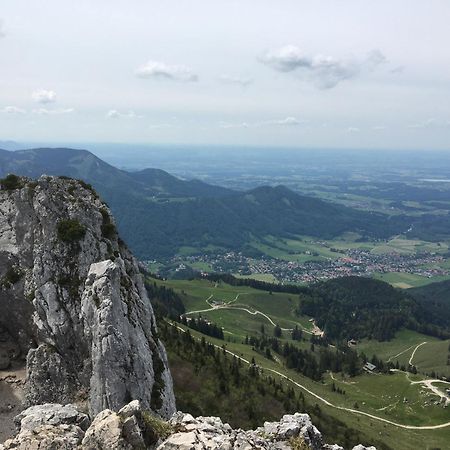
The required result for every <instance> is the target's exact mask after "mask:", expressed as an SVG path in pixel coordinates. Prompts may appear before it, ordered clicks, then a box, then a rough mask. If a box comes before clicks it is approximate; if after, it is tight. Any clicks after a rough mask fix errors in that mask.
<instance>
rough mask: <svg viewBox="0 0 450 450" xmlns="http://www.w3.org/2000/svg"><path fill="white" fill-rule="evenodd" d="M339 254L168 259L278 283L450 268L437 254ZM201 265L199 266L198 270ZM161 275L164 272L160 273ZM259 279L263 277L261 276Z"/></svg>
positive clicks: (182, 266)
mask: <svg viewBox="0 0 450 450" xmlns="http://www.w3.org/2000/svg"><path fill="white" fill-rule="evenodd" d="M336 252H337V253H339V256H338V257H337V258H335V259H332V258H317V254H314V253H313V252H310V251H306V252H305V257H306V258H307V257H308V256H311V260H306V261H295V260H292V261H288V260H286V259H278V258H274V257H270V256H262V257H260V258H255V257H249V256H246V255H245V254H243V253H242V252H233V251H231V252H223V253H214V254H211V253H209V254H207V253H205V254H201V255H192V256H184V257H181V256H176V257H174V258H172V259H171V260H170V262H169V265H170V266H171V267H175V271H176V272H182V271H184V270H186V269H188V268H189V267H192V268H194V269H195V268H197V270H200V271H202V272H218V273H233V274H236V275H238V276H251V275H252V276H253V275H255V274H257V275H260V276H261V275H262V276H267V280H268V281H277V282H280V283H311V282H316V281H321V280H322V281H323V280H329V279H333V278H339V277H343V276H351V275H353V276H373V275H374V274H387V273H403V274H412V275H418V276H421V277H424V278H434V277H446V276H449V275H450V270H449V269H448V268H447V267H446V266H445V264H444V263H445V261H446V260H445V258H444V257H443V256H442V255H440V254H436V253H430V252H423V253H419V254H416V253H414V254H400V253H395V252H394V253H381V254H377V253H373V252H371V251H370V250H367V249H349V250H346V251H345V252H344V251H342V250H339V251H337V250H336ZM200 268H201V269H200ZM161 274H162V275H163V274H164V272H162V273H161ZM261 279H264V278H263V277H262V278H261Z"/></svg>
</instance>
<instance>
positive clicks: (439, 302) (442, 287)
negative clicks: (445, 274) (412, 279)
mask: <svg viewBox="0 0 450 450" xmlns="http://www.w3.org/2000/svg"><path fill="white" fill-rule="evenodd" d="M408 292H409V293H410V294H411V295H412V296H413V297H414V298H415V299H416V300H417V301H418V302H419V303H420V304H421V305H422V306H423V308H424V309H426V310H427V313H428V315H429V316H430V318H431V323H435V324H436V325H438V326H441V327H449V324H450V280H447V281H441V282H439V283H431V284H428V285H426V286H422V287H418V288H413V289H409V290H408Z"/></svg>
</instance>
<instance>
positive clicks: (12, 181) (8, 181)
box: [0, 173, 22, 191]
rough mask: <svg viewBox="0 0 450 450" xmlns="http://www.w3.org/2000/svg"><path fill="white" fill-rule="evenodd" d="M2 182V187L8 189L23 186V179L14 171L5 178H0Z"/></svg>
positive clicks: (0, 182)
mask: <svg viewBox="0 0 450 450" xmlns="http://www.w3.org/2000/svg"><path fill="white" fill-rule="evenodd" d="M0 184H1V186H2V189H4V190H6V191H12V190H14V189H19V188H21V187H22V181H21V179H20V178H19V177H18V176H17V175H14V174H13V173H10V174H9V175H7V176H6V177H5V178H2V179H1V180H0Z"/></svg>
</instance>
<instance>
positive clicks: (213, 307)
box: [184, 293, 321, 334]
mask: <svg viewBox="0 0 450 450" xmlns="http://www.w3.org/2000/svg"><path fill="white" fill-rule="evenodd" d="M244 294H245V293H244ZM240 295H241V294H240V293H239V294H237V295H236V297H235V298H234V299H233V300H230V301H229V302H226V303H222V304H218V305H212V304H211V303H210V300H211V299H212V298H213V294H211V295H210V296H209V297H208V298H207V299H206V300H205V301H206V303H207V304H208V306H209V308H206V309H198V310H195V311H189V312H187V313H184V315H185V316H189V315H191V314H199V313H204V312H210V311H217V310H218V309H231V310H238V311H245V312H246V313H248V314H251V315H252V316H256V315H257V314H259V315H261V316H263V317H264V318H265V319H267V320H268V321H269V323H270V324H271V325H273V326H274V327H275V326H276V325H277V324H276V323H275V322H274V321H273V319H272V318H271V317H270V316H268V315H267V314H265V313H263V312H262V311H258V310H257V309H255V310H250V309H248V308H250V306H249V305H245V304H244V305H243V306H242V307H241V306H230V305H231V304H232V303H235V302H236V301H237V300H238V298H239V296H240ZM245 306H247V308H245ZM298 325H299V327H300V328H301V330H302V331H303V332H305V333H307V334H319V333H318V332H316V331H309V330H307V329H306V328H304V327H303V326H302V325H301V324H298ZM314 327H317V325H316V324H315V323H314ZM280 328H281V327H280ZM281 330H282V331H292V330H293V328H281ZM317 330H318V331H319V332H320V333H321V330H320V329H319V328H318V327H317Z"/></svg>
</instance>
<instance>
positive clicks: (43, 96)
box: [31, 89, 56, 104]
mask: <svg viewBox="0 0 450 450" xmlns="http://www.w3.org/2000/svg"><path fill="white" fill-rule="evenodd" d="M31 97H32V99H33V100H34V101H35V102H36V103H42V104H47V103H54V102H55V101H56V92H55V91H50V90H47V89H38V90H37V91H34V92H33V93H32V94H31Z"/></svg>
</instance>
